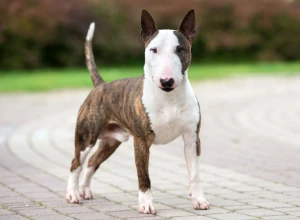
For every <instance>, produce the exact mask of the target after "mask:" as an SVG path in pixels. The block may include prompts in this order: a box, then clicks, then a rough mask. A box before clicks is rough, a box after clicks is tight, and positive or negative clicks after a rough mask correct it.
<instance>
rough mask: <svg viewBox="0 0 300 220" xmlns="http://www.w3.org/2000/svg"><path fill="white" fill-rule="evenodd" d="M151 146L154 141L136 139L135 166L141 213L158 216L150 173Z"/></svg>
mask: <svg viewBox="0 0 300 220" xmlns="http://www.w3.org/2000/svg"><path fill="white" fill-rule="evenodd" d="M151 144H152V141H151V143H149V140H147V139H146V138H138V137H135V138H134V152H135V164H136V168H137V175H138V181H139V211H140V212H141V213H144V214H156V211H155V208H154V206H153V196H152V192H151V182H150V178H149V173H148V166H149V155H150V151H149V148H150V146H151Z"/></svg>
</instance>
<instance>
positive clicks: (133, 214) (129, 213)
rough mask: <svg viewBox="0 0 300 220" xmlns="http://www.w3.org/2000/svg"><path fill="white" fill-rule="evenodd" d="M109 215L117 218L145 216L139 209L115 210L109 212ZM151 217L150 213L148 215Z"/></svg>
mask: <svg viewBox="0 0 300 220" xmlns="http://www.w3.org/2000/svg"><path fill="white" fill-rule="evenodd" d="M109 215H110V216H113V217H118V218H143V217H145V216H147V215H146V214H141V213H139V211H137V210H136V211H133V210H131V211H117V212H109ZM149 216H150V217H151V215H149Z"/></svg>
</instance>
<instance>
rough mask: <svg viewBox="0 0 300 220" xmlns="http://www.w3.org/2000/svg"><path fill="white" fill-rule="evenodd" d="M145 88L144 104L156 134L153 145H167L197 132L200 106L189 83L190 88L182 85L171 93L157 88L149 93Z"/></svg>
mask: <svg viewBox="0 0 300 220" xmlns="http://www.w3.org/2000/svg"><path fill="white" fill-rule="evenodd" d="M145 84H146V83H145ZM144 86H145V87H146V88H144V93H143V104H144V107H145V110H146V112H147V113H148V117H149V120H150V123H151V129H152V130H153V131H154V133H155V139H154V142H153V144H167V143H169V142H171V141H173V140H174V139H176V138H177V137H179V136H180V135H182V134H183V133H184V132H192V131H195V130H196V128H197V124H198V122H199V106H198V103H197V99H196V97H195V95H194V92H193V90H192V89H191V87H189V86H190V85H189V83H188V88H186V87H187V86H184V85H182V86H181V88H177V89H176V90H177V91H176V90H175V91H172V92H171V93H166V92H164V91H160V90H157V89H156V88H154V89H155V90H154V91H153V90H152V91H149V90H147V89H150V88H147V85H144ZM180 90H184V91H180Z"/></svg>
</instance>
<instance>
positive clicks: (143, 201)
mask: <svg viewBox="0 0 300 220" xmlns="http://www.w3.org/2000/svg"><path fill="white" fill-rule="evenodd" d="M139 211H140V212H141V213H144V214H155V213H156V210H155V208H154V206H153V196H152V192H151V189H148V190H147V191H146V192H142V191H139Z"/></svg>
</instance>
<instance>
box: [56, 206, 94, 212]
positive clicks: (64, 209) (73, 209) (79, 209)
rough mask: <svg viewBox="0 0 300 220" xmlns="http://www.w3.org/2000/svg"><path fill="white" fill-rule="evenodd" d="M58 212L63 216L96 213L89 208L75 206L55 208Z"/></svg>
mask: <svg viewBox="0 0 300 220" xmlns="http://www.w3.org/2000/svg"><path fill="white" fill-rule="evenodd" d="M54 209H55V210H56V211H58V212H59V213H62V214H74V213H92V212H95V211H94V210H92V209H89V208H87V207H84V206H80V205H74V207H62V208H59V207H55V208H54Z"/></svg>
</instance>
